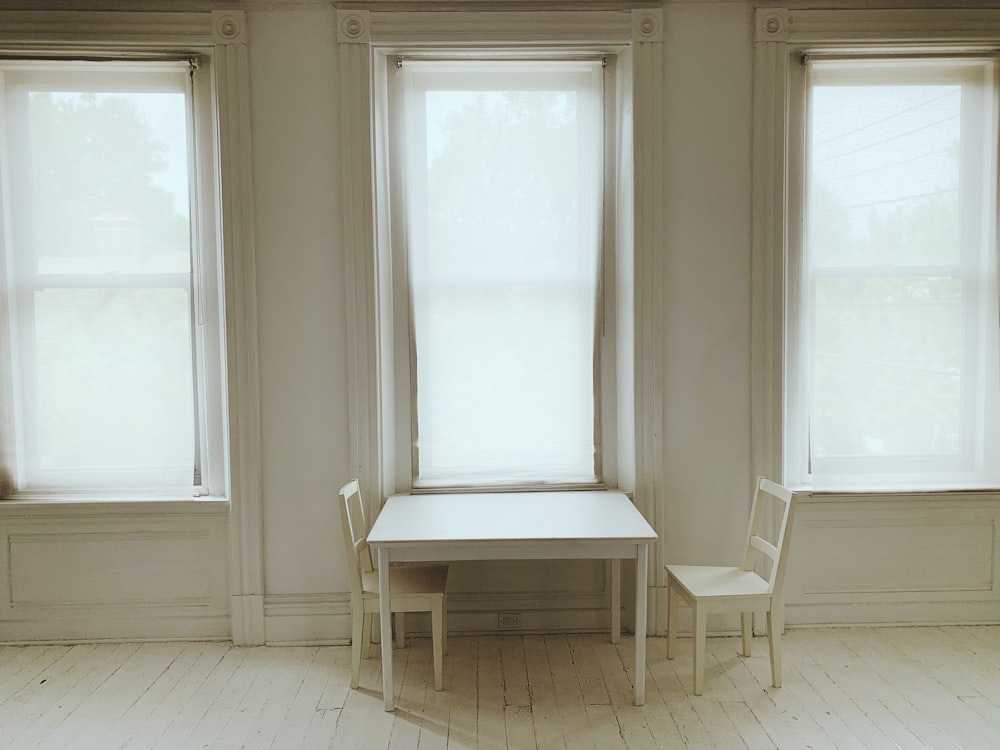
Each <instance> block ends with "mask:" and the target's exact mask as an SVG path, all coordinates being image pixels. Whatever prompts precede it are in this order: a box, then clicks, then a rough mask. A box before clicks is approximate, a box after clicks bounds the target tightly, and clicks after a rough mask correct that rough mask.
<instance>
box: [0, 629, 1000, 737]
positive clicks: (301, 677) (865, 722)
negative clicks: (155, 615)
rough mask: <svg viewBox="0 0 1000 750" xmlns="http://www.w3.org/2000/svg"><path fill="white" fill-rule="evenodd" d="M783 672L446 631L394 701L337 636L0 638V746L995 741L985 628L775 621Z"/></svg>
mask: <svg viewBox="0 0 1000 750" xmlns="http://www.w3.org/2000/svg"><path fill="white" fill-rule="evenodd" d="M784 643H785V686H784V687H783V688H781V689H774V688H771V687H770V672H769V666H768V661H767V642H766V640H765V639H763V638H757V639H755V640H754V647H755V650H756V653H755V654H754V656H753V657H751V658H750V659H743V658H742V657H740V656H738V655H737V651H738V648H739V642H738V639H736V638H710V639H709V641H708V649H709V657H708V664H707V670H706V689H705V695H703V696H701V697H695V696H692V695H691V692H690V687H691V684H690V683H691V660H690V654H691V651H690V648H691V641H690V640H687V639H682V640H681V641H679V643H678V651H679V656H678V658H677V659H675V660H674V661H670V662H668V661H666V659H665V657H664V648H665V641H664V640H663V639H662V638H651V639H650V640H649V649H648V650H649V663H648V672H647V682H646V690H647V704H646V705H645V706H643V707H641V708H636V707H635V706H633V705H632V690H631V683H630V680H629V673H630V671H631V667H632V664H631V659H632V654H633V646H632V643H631V641H630V640H629V639H627V638H623V641H622V643H621V644H619V645H618V646H613V645H611V644H610V643H608V642H607V639H606V637H603V636H596V635H578V636H572V635H571V636H565V635H553V636H490V637H458V636H453V637H452V638H450V639H449V653H448V656H447V657H446V658H445V690H444V691H443V692H441V693H435V692H434V690H433V688H432V669H431V656H430V641H429V640H426V639H419V638H418V639H415V640H414V641H413V642H412V643H411V645H410V646H409V647H408V648H407V649H405V650H403V651H397V652H396V659H397V661H396V670H397V671H396V677H397V699H396V702H397V710H396V713H395V714H387V713H385V712H384V711H383V710H382V700H381V696H380V692H379V691H380V688H381V676H380V671H379V661H378V657H377V649H374V650H373V653H374V654H375V658H373V659H370V660H367V661H365V662H364V666H363V670H362V680H361V690H359V691H356V692H355V691H352V690H350V688H349V678H350V675H349V669H350V667H349V661H350V649H349V648H347V647H339V646H338V647H319V648H317V647H288V648H275V647H269V648H233V647H231V646H229V645H227V644H221V643H147V644H141V645H140V644H135V643H126V644H102V645H76V646H25V647H20V646H0V748H2V749H3V750H21V749H22V748H50V749H51V750H72V749H85V750H118V749H119V748H158V749H162V750H177V749H181V748H185V749H186V748H213V749H218V750H222V749H223V748H280V749H282V750H284V749H286V748H288V749H298V748H304V749H307V750H311V749H313V748H336V749H337V750H353V748H403V749H405V750H412V749H414V748H420V749H421V750H422V749H425V748H539V749H540V750H548V749H549V748H569V749H570V750H578V749H582V748H588V749H589V748H593V749H594V750H610V749H613V748H684V747H691V748H720V750H730V749H733V748H753V749H754V750H756V748H776V747H777V748H789V749H790V750H799V749H801V748H872V749H877V750H881V749H882V748H947V749H948V750H955V749H956V748H989V749H994V748H1000V627H920V628H893V629H872V628H851V629H829V630H825V629H817V630H792V631H790V632H789V633H788V634H787V635H786V636H785V639H784Z"/></svg>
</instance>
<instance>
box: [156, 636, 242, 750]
mask: <svg viewBox="0 0 1000 750" xmlns="http://www.w3.org/2000/svg"><path fill="white" fill-rule="evenodd" d="M209 653H210V656H209V661H210V662H211V663H210V664H209V667H210V668H209V669H208V670H207V674H206V676H205V678H204V679H203V680H201V682H200V683H197V684H192V685H191V686H190V693H189V694H188V696H187V697H186V699H184V697H183V696H180V700H179V704H178V707H177V708H176V709H175V712H174V714H173V716H172V717H171V720H170V722H169V723H168V724H167V726H166V728H165V729H164V730H163V732H162V734H161V735H160V736H159V738H158V739H157V740H156V741H155V742H154V743H153V746H152V747H153V750H174V748H178V747H198V744H197V741H196V740H195V739H194V737H195V735H196V734H197V733H198V731H199V727H200V726H201V723H202V721H204V719H205V717H206V716H207V715H208V713H209V712H210V711H212V712H215V713H217V714H221V712H222V711H223V710H224V708H223V706H220V705H217V704H218V702H219V700H220V698H221V697H222V696H223V695H224V694H225V693H226V690H227V686H228V685H229V682H230V680H232V679H233V678H234V676H235V675H236V674H237V673H238V671H239V670H240V668H241V667H242V666H243V663H244V662H245V661H246V659H247V657H248V656H249V655H250V653H251V649H248V648H234V647H226V650H225V652H224V653H223V654H222V655H221V658H220V656H219V653H218V652H217V651H211V652H209Z"/></svg>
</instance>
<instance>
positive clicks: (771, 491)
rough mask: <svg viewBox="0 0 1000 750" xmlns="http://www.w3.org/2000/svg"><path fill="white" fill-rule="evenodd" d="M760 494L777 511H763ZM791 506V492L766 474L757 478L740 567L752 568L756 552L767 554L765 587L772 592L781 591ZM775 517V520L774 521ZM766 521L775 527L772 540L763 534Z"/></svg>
mask: <svg viewBox="0 0 1000 750" xmlns="http://www.w3.org/2000/svg"><path fill="white" fill-rule="evenodd" d="M762 496H769V497H771V498H773V500H774V501H776V502H775V503H774V504H772V505H771V507H772V508H774V509H775V510H776V511H777V515H771V514H767V513H765V512H764V510H765V505H766V503H764V502H762ZM794 508H795V495H794V493H792V492H791V491H790V490H788V489H787V488H785V487H783V486H781V485H780V484H777V483H775V482H772V481H771V480H769V479H766V478H765V477H758V478H757V484H756V488H755V490H754V494H753V504H752V506H751V508H750V524H749V526H748V527H747V538H746V556H745V557H744V559H743V569H744V570H753V569H754V567H755V563H756V557H757V555H756V553H760V554H763V555H764V556H765V557H767V558H768V559H769V560H770V570H769V572H768V575H767V581H768V589H769V590H770V591H771V592H780V591H781V586H782V583H783V581H784V574H785V561H786V560H787V559H788V547H789V543H790V541H791V529H792V516H793V513H794ZM775 520H777V523H774V521H775ZM768 522H770V523H768ZM765 524H767V526H768V527H770V528H772V529H776V530H775V533H774V541H773V542H772V541H770V540H768V539H767V538H765V536H764V526H765Z"/></svg>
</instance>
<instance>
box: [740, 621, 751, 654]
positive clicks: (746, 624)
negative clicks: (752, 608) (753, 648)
mask: <svg viewBox="0 0 1000 750" xmlns="http://www.w3.org/2000/svg"><path fill="white" fill-rule="evenodd" d="M740 620H741V621H742V623H741V624H742V625H743V655H744V656H750V640H751V638H753V612H740Z"/></svg>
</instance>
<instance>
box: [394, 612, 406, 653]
mask: <svg viewBox="0 0 1000 750" xmlns="http://www.w3.org/2000/svg"><path fill="white" fill-rule="evenodd" d="M405 647H406V617H405V616H404V613H403V612H397V613H396V648H405Z"/></svg>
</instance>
